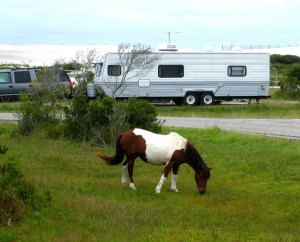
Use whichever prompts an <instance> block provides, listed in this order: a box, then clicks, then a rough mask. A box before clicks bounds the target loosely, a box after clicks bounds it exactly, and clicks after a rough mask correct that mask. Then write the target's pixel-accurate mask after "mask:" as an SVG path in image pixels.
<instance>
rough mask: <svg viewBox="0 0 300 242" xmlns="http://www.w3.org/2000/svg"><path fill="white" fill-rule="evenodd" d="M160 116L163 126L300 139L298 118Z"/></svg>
mask: <svg viewBox="0 0 300 242" xmlns="http://www.w3.org/2000/svg"><path fill="white" fill-rule="evenodd" d="M160 118H161V119H165V120H166V122H165V123H164V125H165V126H175V127H188V128H202V129H203V128H212V127H219V128H221V129H225V130H231V131H232V130H234V131H239V132H247V133H257V134H264V135H270V136H278V137H285V138H293V139H300V119H223V118H222V119H219V118H171V117H160Z"/></svg>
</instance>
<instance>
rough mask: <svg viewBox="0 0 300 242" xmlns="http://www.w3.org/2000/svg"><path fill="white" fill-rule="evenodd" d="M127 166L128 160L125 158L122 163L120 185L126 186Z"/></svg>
mask: <svg viewBox="0 0 300 242" xmlns="http://www.w3.org/2000/svg"><path fill="white" fill-rule="evenodd" d="M127 167H128V162H127V159H126V161H125V162H124V163H123V165H122V185H123V186H126V184H127V169H128V168H127Z"/></svg>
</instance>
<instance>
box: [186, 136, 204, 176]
mask: <svg viewBox="0 0 300 242" xmlns="http://www.w3.org/2000/svg"><path fill="white" fill-rule="evenodd" d="M185 153H186V155H187V156H188V157H189V158H190V160H191V161H192V163H193V166H194V168H195V170H196V171H200V170H203V175H204V176H205V178H207V179H208V178H209V176H210V171H209V169H208V167H207V165H206V164H205V163H204V161H203V159H202V157H201V155H200V154H199V152H198V150H197V149H196V148H195V147H194V146H193V145H192V144H191V143H190V142H187V143H186V148H185Z"/></svg>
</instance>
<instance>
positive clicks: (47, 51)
mask: <svg viewBox="0 0 300 242" xmlns="http://www.w3.org/2000/svg"><path fill="white" fill-rule="evenodd" d="M91 49H95V50H96V52H97V56H98V57H100V56H102V55H104V54H105V53H107V52H116V51H117V50H118V47H117V46H116V45H0V64H1V63H2V64H4V63H15V64H29V65H30V66H45V65H52V64H53V63H54V62H55V60H58V59H62V58H63V59H65V61H67V62H68V61H71V60H72V59H74V58H75V56H76V53H77V52H78V51H83V52H84V53H86V51H87V50H91ZM182 51H185V50H182ZM245 52H268V53H270V54H281V55H286V54H290V55H297V56H300V47H286V48H275V49H262V50H251V51H249V50H247V51H245Z"/></svg>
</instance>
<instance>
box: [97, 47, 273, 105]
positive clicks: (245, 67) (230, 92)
mask: <svg viewBox="0 0 300 242" xmlns="http://www.w3.org/2000/svg"><path fill="white" fill-rule="evenodd" d="M157 53H159V54H161V58H160V60H159V61H158V62H157V65H156V67H154V68H153V69H152V70H151V71H150V72H149V73H148V74H147V75H146V76H142V77H135V78H132V79H129V80H128V81H127V82H126V88H125V89H124V90H122V92H121V91H119V93H118V94H117V95H116V97H117V98H118V99H121V98H129V97H139V98H145V99H173V101H174V102H175V103H177V104H180V103H184V104H187V105H191V106H193V105H198V104H201V105H212V104H214V103H216V102H221V101H225V100H226V101H232V100H233V99H250V100H251V99H256V100H257V101H258V100H259V99H265V98H269V97H270V96H268V92H269V86H270V55H269V54H268V53H253V52H248V53H247V52H241V51H228V52H225V51H219V52H214V51H212V50H211V49H210V48H208V49H207V50H206V51H202V52H200V51H198V52H192V51H185V52H184V51H178V49H177V45H165V46H164V48H159V50H158V52H157ZM118 63H119V55H118V53H107V54H106V56H105V57H104V58H102V61H101V63H98V64H97V68H96V73H95V78H94V85H95V87H96V92H97V93H98V94H102V95H104V96H112V95H113V88H112V85H114V82H115V81H114V79H112V77H115V76H120V77H121V75H122V70H121V66H120V65H119V64H118ZM128 75H130V74H128ZM110 80H113V81H110Z"/></svg>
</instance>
